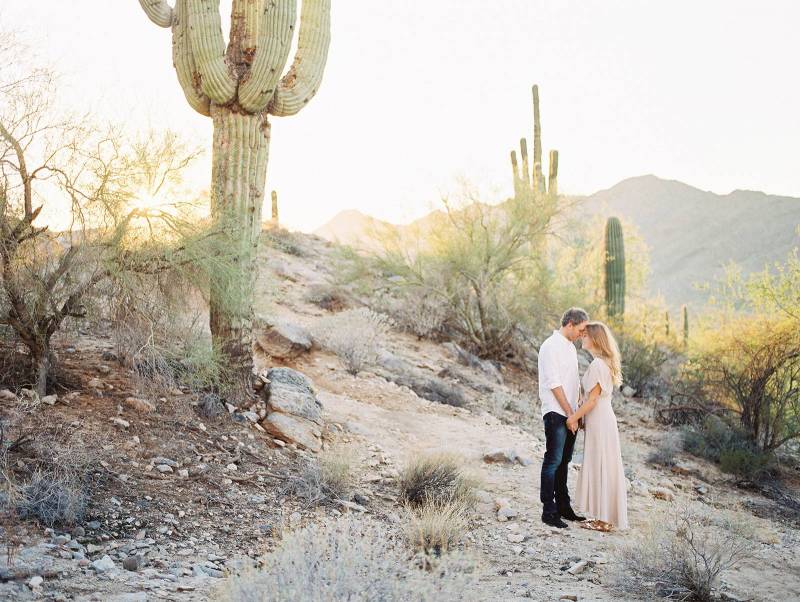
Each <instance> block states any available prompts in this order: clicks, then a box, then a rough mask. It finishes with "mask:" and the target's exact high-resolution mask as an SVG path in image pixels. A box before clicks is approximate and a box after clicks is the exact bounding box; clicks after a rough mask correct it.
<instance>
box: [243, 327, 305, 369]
mask: <svg viewBox="0 0 800 602" xmlns="http://www.w3.org/2000/svg"><path fill="white" fill-rule="evenodd" d="M256 343H257V344H258V346H259V347H260V348H261V349H262V350H263V351H264V352H265V353H266V354H267V355H269V356H270V357H273V358H277V359H282V360H290V359H294V358H296V357H298V356H299V355H302V354H303V353H307V352H308V351H310V350H311V347H312V345H313V344H312V341H311V336H310V335H309V334H308V331H306V329H305V328H303V327H302V326H298V325H296V324H290V323H288V322H276V323H274V324H272V325H271V326H267V327H266V328H264V329H263V330H262V331H261V332H260V333H258V334H256Z"/></svg>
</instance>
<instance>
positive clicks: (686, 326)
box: [681, 305, 689, 347]
mask: <svg viewBox="0 0 800 602" xmlns="http://www.w3.org/2000/svg"><path fill="white" fill-rule="evenodd" d="M681 314H682V315H683V346H684V347H688V346H689V308H688V307H686V306H685V305H683V306H681Z"/></svg>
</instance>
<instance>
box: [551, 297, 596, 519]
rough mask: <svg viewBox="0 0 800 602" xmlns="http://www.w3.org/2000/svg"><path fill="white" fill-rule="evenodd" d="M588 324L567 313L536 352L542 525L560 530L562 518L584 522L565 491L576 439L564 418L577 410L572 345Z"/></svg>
mask: <svg viewBox="0 0 800 602" xmlns="http://www.w3.org/2000/svg"><path fill="white" fill-rule="evenodd" d="M588 321H589V316H588V314H587V313H586V312H585V311H584V310H582V309H580V308H579V307H572V308H570V309H568V310H567V311H566V312H565V313H564V316H563V317H562V318H561V328H560V329H559V330H554V331H553V334H552V335H550V337H549V338H548V339H547V340H546V341H545V342H544V343H542V346H541V347H540V349H539V399H540V400H541V402H542V419H543V420H544V433H545V437H546V439H547V450H546V451H545V454H544V462H542V481H541V489H540V499H541V502H542V504H543V506H544V508H543V510H542V522H543V523H545V524H548V525H551V526H553V527H558V528H560V529H565V528H566V527H567V523H565V522H564V521H563V520H561V519H562V518H565V519H567V520H571V521H582V520H584V518H583V517H582V516H578V515H576V514H575V512H574V511H573V510H572V507H571V506H570V502H569V491H567V469H568V467H569V463H570V460H572V448H573V447H574V446H575V438H576V434H575V433H573V432H571V431H570V430H569V429H568V428H567V418H568V417H569V416H571V415H572V414H573V413H574V412H575V411H576V409H577V407H578V398H579V397H580V388H581V385H580V377H579V376H578V352H577V350H576V349H575V345H574V343H575V341H576V340H577V339H579V338H580V337H581V336H583V333H584V332H586V323H587V322H588Z"/></svg>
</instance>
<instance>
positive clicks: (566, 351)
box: [539, 330, 581, 416]
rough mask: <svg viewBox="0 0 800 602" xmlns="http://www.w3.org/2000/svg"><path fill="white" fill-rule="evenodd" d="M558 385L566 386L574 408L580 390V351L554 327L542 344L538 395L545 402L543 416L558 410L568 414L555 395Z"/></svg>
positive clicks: (570, 402)
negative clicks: (554, 391) (554, 390)
mask: <svg viewBox="0 0 800 602" xmlns="http://www.w3.org/2000/svg"><path fill="white" fill-rule="evenodd" d="M556 387H561V388H562V389H563V390H564V395H565V397H566V398H567V402H569V405H570V406H572V410H573V411H575V410H576V409H577V407H578V398H579V397H580V393H581V383H580V378H579V377H578V351H577V349H575V345H573V344H572V343H570V342H569V341H568V340H567V338H566V337H565V336H564V335H563V334H561V332H560V331H558V330H554V331H553V334H552V335H550V336H549V337H548V338H547V339H546V340H545V342H544V343H542V346H541V347H540V348H539V399H540V400H541V402H542V416H544V415H545V414H547V413H548V412H558V413H559V414H561V415H562V416H566V414H565V413H564V410H563V409H561V405H560V404H559V403H558V400H557V399H556V396H555V395H553V389H555V388H556Z"/></svg>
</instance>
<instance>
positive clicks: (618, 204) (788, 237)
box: [315, 175, 800, 306]
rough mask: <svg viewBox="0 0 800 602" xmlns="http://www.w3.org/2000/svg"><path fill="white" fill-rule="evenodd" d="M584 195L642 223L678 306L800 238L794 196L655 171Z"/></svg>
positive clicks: (656, 275)
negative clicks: (695, 182) (720, 187)
mask: <svg viewBox="0 0 800 602" xmlns="http://www.w3.org/2000/svg"><path fill="white" fill-rule="evenodd" d="M578 200H581V201H583V203H582V204H581V205H580V206H581V207H582V208H583V209H584V210H585V211H587V212H588V213H589V214H590V215H600V216H603V217H606V216H609V215H616V216H618V217H621V218H623V219H625V220H626V221H630V222H631V223H633V224H634V225H635V226H636V227H637V229H638V230H639V233H640V234H641V236H642V237H643V238H644V241H645V242H646V243H647V245H648V247H649V248H650V262H651V276H650V282H649V290H650V292H651V293H652V294H654V295H656V294H660V295H663V297H664V299H665V300H666V301H667V303H668V304H669V305H671V306H678V305H681V304H682V303H700V302H703V301H704V300H705V298H706V293H705V292H703V291H702V290H699V289H698V285H699V284H702V283H707V282H711V281H713V280H714V279H715V278H718V277H719V276H721V275H722V273H723V269H724V266H725V265H726V264H728V263H730V262H731V261H733V262H736V263H738V264H740V265H741V266H742V267H743V268H744V270H745V271H746V272H751V271H755V270H760V269H762V268H763V267H764V266H765V265H768V264H771V263H774V262H776V261H781V260H783V259H784V258H785V257H786V255H787V253H788V252H789V251H791V249H793V248H794V247H795V246H797V245H798V243H800V238H798V235H797V227H798V225H800V199H798V198H793V197H783V196H774V195H767V194H765V193H763V192H757V191H749V190H735V191H733V192H731V193H730V194H726V195H718V194H715V193H713V192H708V191H704V190H700V189H698V188H694V187H692V186H689V185H688V184H683V183H682V182H677V181H675V180H663V179H661V178H658V177H656V176H652V175H648V176H639V177H635V178H629V179H627V180H623V181H622V182H619V183H618V184H616V185H615V186H612V187H611V188H609V189H607V190H601V191H599V192H596V193H594V194H592V195H589V196H586V197H580V198H579V199H578ZM431 215H434V214H431ZM428 219H430V216H426V217H423V218H421V219H420V220H417V221H416V222H415V223H414V224H416V225H420V224H424V223H425V222H426V221H427V220H428ZM386 226H388V224H386V223H385V222H381V221H380V220H377V219H375V218H372V217H369V216H367V215H364V214H363V213H360V212H358V211H352V210H351V211H343V212H342V213H340V214H338V215H337V216H336V217H334V218H333V219H332V220H331V221H330V222H328V223H327V224H325V225H324V226H322V227H321V228H319V229H318V230H316V231H315V234H317V235H318V236H321V237H322V238H325V239H326V240H330V241H336V242H340V243H343V244H349V245H354V246H360V247H364V248H368V247H369V246H370V244H371V243H370V241H371V240H373V239H372V238H371V237H370V235H369V232H371V231H374V229H375V228H376V227H386ZM409 227H411V226H409ZM401 228H403V226H401Z"/></svg>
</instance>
